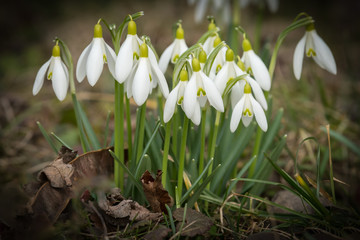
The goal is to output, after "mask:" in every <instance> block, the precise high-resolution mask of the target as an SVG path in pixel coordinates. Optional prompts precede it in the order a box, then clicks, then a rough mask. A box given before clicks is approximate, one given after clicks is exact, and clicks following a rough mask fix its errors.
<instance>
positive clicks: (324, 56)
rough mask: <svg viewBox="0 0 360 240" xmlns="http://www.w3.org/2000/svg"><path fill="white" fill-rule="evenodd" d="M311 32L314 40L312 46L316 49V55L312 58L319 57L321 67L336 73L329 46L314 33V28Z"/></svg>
mask: <svg viewBox="0 0 360 240" xmlns="http://www.w3.org/2000/svg"><path fill="white" fill-rule="evenodd" d="M311 34H312V37H313V40H314V45H315V46H314V47H315V51H316V56H315V57H314V59H319V62H321V64H322V65H323V68H325V69H326V70H328V71H329V72H330V73H332V74H336V72H337V70H336V63H335V59H334V56H333V54H332V52H331V50H330V48H329V47H328V45H327V44H326V43H325V42H324V40H323V39H322V38H321V37H320V36H319V35H318V34H317V33H316V31H315V30H313V31H312V32H311Z"/></svg>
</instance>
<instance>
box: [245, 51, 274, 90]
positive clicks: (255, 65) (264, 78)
mask: <svg viewBox="0 0 360 240" xmlns="http://www.w3.org/2000/svg"><path fill="white" fill-rule="evenodd" d="M247 52H248V56H249V60H250V65H251V69H252V72H253V74H254V77H255V80H256V81H257V82H258V83H259V85H260V86H261V88H262V89H264V90H265V91H269V90H270V88H271V79H270V74H269V70H268V69H267V67H266V66H265V64H264V62H263V61H262V60H261V58H260V57H259V56H258V55H256V54H255V52H254V51H253V50H249V51H247Z"/></svg>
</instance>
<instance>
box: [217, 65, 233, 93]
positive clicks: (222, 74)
mask: <svg viewBox="0 0 360 240" xmlns="http://www.w3.org/2000/svg"><path fill="white" fill-rule="evenodd" d="M229 67H230V65H229V62H228V61H226V62H225V64H224V66H223V67H222V68H221V70H220V71H219V72H218V74H217V75H216V76H215V79H214V83H215V86H216V88H217V89H218V90H219V93H220V94H221V95H222V94H223V93H224V90H225V87H226V83H227V81H228V80H229V78H230V76H229V72H230V71H229Z"/></svg>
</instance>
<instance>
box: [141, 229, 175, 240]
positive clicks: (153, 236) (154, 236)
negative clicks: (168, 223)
mask: <svg viewBox="0 0 360 240" xmlns="http://www.w3.org/2000/svg"><path fill="white" fill-rule="evenodd" d="M170 232H171V229H169V228H167V227H165V226H164V225H158V227H157V228H155V229H154V230H152V231H151V232H149V233H147V234H146V235H145V236H144V239H146V240H160V239H164V238H166V237H167V236H168V234H169V233H170Z"/></svg>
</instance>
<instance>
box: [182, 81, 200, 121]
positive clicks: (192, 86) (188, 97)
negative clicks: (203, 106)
mask: <svg viewBox="0 0 360 240" xmlns="http://www.w3.org/2000/svg"><path fill="white" fill-rule="evenodd" d="M196 101H197V99H196V78H195V74H193V75H192V76H191V78H190V80H189V83H188V84H187V86H186V89H185V93H184V102H183V103H184V112H185V114H186V116H187V117H188V118H189V119H191V117H192V115H193V113H194V110H195V109H194V104H195V102H196Z"/></svg>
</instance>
